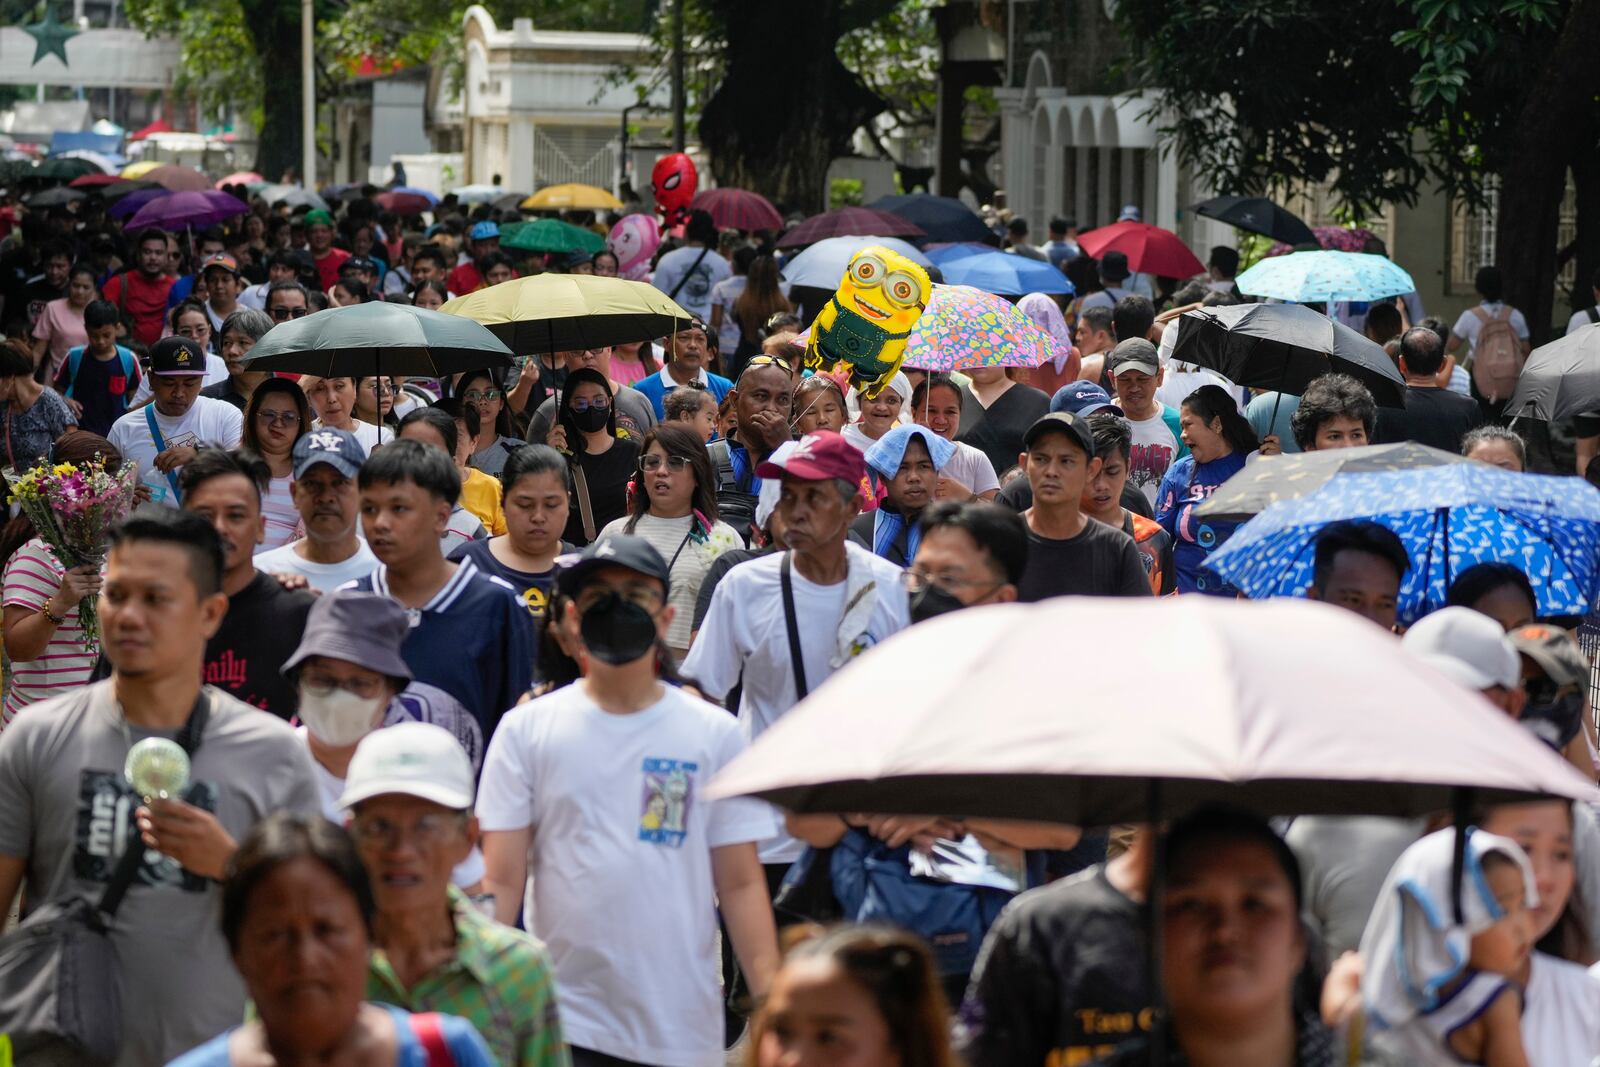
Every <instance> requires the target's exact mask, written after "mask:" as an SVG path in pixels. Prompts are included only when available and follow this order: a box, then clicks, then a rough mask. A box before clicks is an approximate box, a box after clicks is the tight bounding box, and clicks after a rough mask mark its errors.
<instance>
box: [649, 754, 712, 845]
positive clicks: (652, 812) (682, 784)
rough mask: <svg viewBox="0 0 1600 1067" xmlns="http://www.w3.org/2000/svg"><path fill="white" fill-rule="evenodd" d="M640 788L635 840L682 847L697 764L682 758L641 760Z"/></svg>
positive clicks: (698, 766)
mask: <svg viewBox="0 0 1600 1067" xmlns="http://www.w3.org/2000/svg"><path fill="white" fill-rule="evenodd" d="M643 770H644V788H643V790H642V791H641V796H640V801H639V840H640V841H647V842H649V843H650V844H652V845H666V846H667V847H669V848H682V847H683V839H684V838H685V837H686V836H687V834H688V826H689V808H690V807H691V806H692V805H693V804H694V779H695V775H696V774H698V773H699V771H700V765H699V764H698V763H691V762H688V761H685V760H675V759H655V758H652V757H649V756H646V757H645V760H644V768H643Z"/></svg>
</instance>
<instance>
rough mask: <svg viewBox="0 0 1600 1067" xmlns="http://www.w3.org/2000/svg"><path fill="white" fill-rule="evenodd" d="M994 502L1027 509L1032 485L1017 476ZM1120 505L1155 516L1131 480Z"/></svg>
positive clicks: (1149, 517)
mask: <svg viewBox="0 0 1600 1067" xmlns="http://www.w3.org/2000/svg"><path fill="white" fill-rule="evenodd" d="M994 502H995V503H996V504H999V505H1001V506H1002V507H1008V508H1010V509H1011V510H1012V511H1027V510H1028V509H1029V508H1031V507H1033V485H1032V484H1031V483H1030V482H1029V481H1028V479H1027V478H1018V479H1016V480H1015V481H1013V482H1012V483H1011V484H1010V485H1008V486H1006V487H1005V488H1004V489H1002V490H1000V492H999V494H997V495H996V496H995V498H994ZM1122 506H1123V507H1124V508H1126V509H1127V510H1129V511H1131V512H1133V513H1134V514H1135V515H1143V516H1144V517H1145V518H1147V519H1153V518H1155V517H1156V513H1155V511H1154V509H1152V508H1151V507H1150V501H1149V500H1147V499H1146V498H1145V495H1144V493H1143V492H1141V491H1140V490H1139V487H1138V486H1136V485H1134V484H1133V483H1132V482H1131V481H1130V482H1124V483H1123V485H1122Z"/></svg>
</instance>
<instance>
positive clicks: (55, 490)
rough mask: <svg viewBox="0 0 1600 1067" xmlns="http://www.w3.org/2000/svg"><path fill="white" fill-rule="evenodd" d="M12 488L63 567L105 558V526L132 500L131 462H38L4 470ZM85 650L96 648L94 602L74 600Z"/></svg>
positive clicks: (97, 630)
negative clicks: (109, 465)
mask: <svg viewBox="0 0 1600 1067" xmlns="http://www.w3.org/2000/svg"><path fill="white" fill-rule="evenodd" d="M3 473H4V476H5V479H6V483H7V484H8V485H9V486H10V488H11V497H10V502H11V503H13V504H15V505H17V506H18V507H19V508H21V509H22V513H23V514H24V515H26V516H27V517H28V521H30V522H32V523H33V528H34V530H35V531H36V532H37V533H38V535H39V539H40V540H41V541H43V542H44V543H45V544H47V545H49V546H50V549H51V551H53V552H54V553H55V554H56V559H57V560H59V561H60V562H61V566H62V567H64V568H66V569H67V570H71V569H72V568H73V567H81V566H83V565H84V564H96V565H98V564H99V563H101V562H102V561H103V560H104V559H105V554H106V550H105V545H106V531H108V530H110V529H111V526H112V524H113V523H115V522H117V521H118V520H119V519H121V518H122V517H123V516H124V515H126V514H127V513H128V512H129V511H130V510H132V508H133V505H134V496H133V491H134V486H135V478H134V475H135V474H136V473H137V468H135V467H134V466H133V465H132V464H129V465H128V466H126V467H124V468H122V470H121V471H120V472H118V473H113V472H112V471H109V470H107V469H106V465H105V461H104V460H103V458H102V457H100V456H96V457H95V458H94V459H92V460H90V461H89V462H87V463H76V464H74V463H57V464H55V465H53V466H52V465H50V464H48V463H41V464H40V465H39V466H37V467H34V468H33V469H32V470H28V471H24V472H23V473H21V474H18V473H17V472H16V471H14V470H10V469H7V470H6V471H4V472H3ZM78 622H79V624H80V625H81V626H82V627H83V645H84V648H85V649H88V650H91V651H92V650H94V649H96V648H98V647H100V619H99V617H98V614H97V612H96V610H95V601H94V599H93V598H91V597H85V598H84V599H83V600H82V601H81V602H80V603H79V604H78Z"/></svg>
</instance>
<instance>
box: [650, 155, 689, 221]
mask: <svg viewBox="0 0 1600 1067" xmlns="http://www.w3.org/2000/svg"><path fill="white" fill-rule="evenodd" d="M650 184H651V185H652V186H653V187H654V189H655V194H656V208H657V209H658V210H659V211H660V212H661V218H662V219H663V225H664V226H665V227H666V228H667V229H672V230H675V229H677V228H678V227H680V226H682V225H683V224H684V223H685V222H687V221H688V219H689V201H691V200H693V199H694V194H695V190H696V189H698V188H699V187H700V174H699V172H698V171H696V170H695V169H694V160H692V159H690V158H689V157H688V156H687V155H686V154H684V153H683V152H674V153H672V154H671V155H670V156H662V157H661V158H660V159H658V160H656V165H655V167H654V169H652V170H651V171H650Z"/></svg>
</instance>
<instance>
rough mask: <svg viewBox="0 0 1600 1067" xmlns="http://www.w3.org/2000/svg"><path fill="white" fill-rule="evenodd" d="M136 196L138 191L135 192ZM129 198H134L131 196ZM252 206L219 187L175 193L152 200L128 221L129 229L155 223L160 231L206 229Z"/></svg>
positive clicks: (241, 213) (242, 212) (240, 213)
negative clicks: (246, 204)
mask: <svg viewBox="0 0 1600 1067" xmlns="http://www.w3.org/2000/svg"><path fill="white" fill-rule="evenodd" d="M135 195H137V194H135ZM128 199H129V200H131V199H133V197H131V196H130V197H128ZM249 210H250V209H249V208H248V207H246V206H245V205H244V203H243V202H242V201H240V200H237V199H235V198H234V197H232V196H229V195H228V194H227V193H224V192H222V191H221V190H220V189H202V190H199V191H197V192H187V191H186V192H181V193H173V194H171V195H170V196H163V197H161V198H160V199H157V200H152V201H150V202H149V203H147V204H145V205H144V206H143V207H141V208H140V209H139V210H138V212H137V213H136V214H135V215H134V216H133V218H131V219H129V220H128V228H129V229H134V230H137V229H141V228H143V227H145V226H154V227H155V228H156V229H158V230H173V231H176V230H186V229H204V228H205V227H207V226H215V225H216V224H217V223H219V222H222V221H223V220H225V219H231V218H233V217H234V216H235V215H243V214H244V213H245V212H246V211H249Z"/></svg>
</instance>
